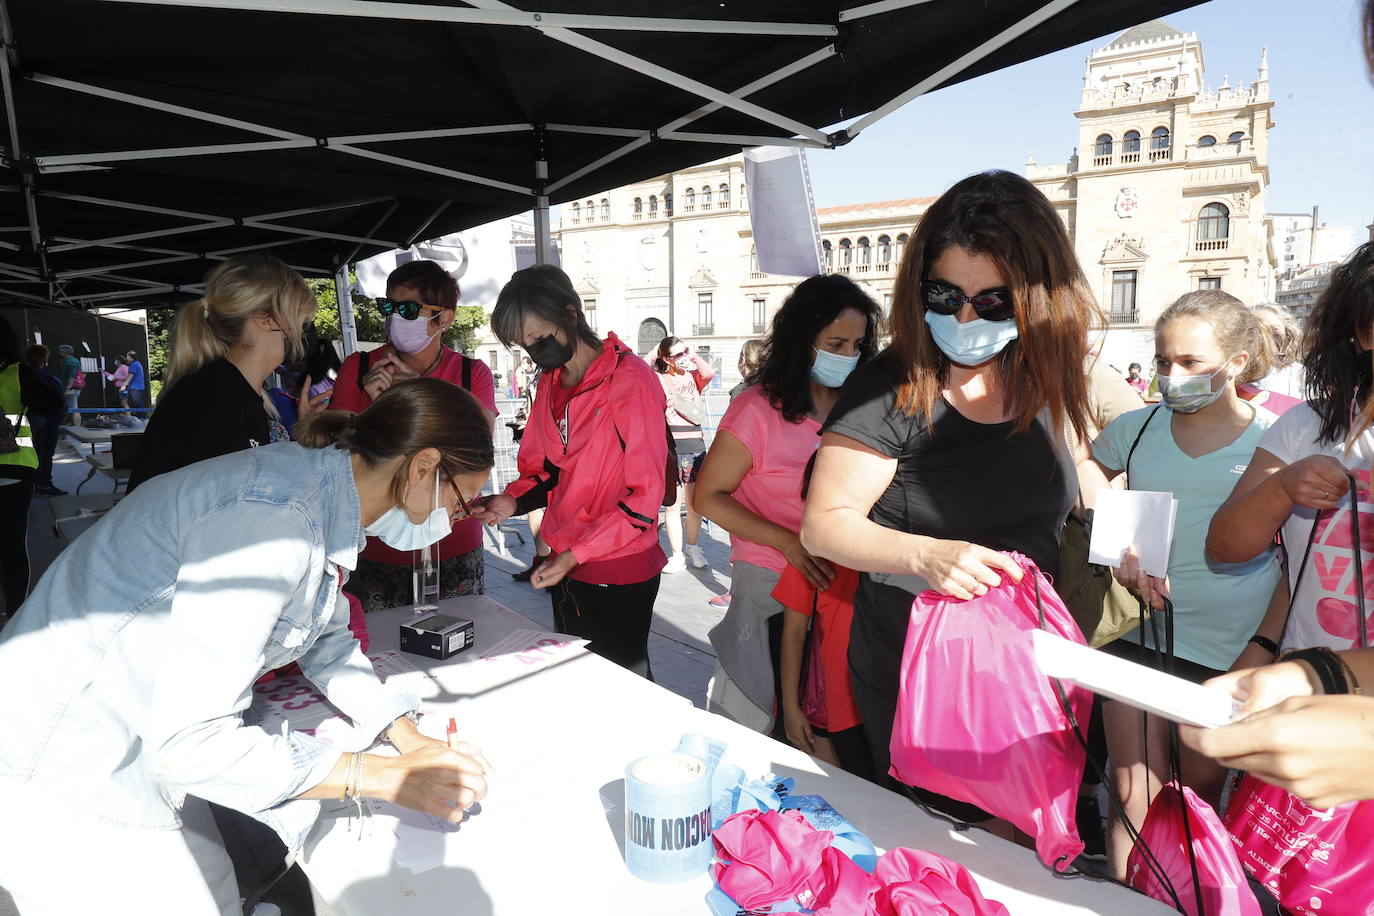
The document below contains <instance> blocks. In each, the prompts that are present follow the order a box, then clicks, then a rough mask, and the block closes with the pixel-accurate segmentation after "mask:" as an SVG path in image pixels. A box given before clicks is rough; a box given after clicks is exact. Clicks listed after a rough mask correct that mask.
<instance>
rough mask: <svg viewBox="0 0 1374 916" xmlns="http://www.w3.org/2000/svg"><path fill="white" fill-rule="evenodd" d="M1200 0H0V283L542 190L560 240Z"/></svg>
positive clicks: (443, 221)
mask: <svg viewBox="0 0 1374 916" xmlns="http://www.w3.org/2000/svg"><path fill="white" fill-rule="evenodd" d="M1196 2H1197V0H1051V2H1045V0H977V2H975V0H881V2H873V3H857V2H855V0H849V2H845V0H826V2H822V0H758V2H752V3H748V4H738V5H737V4H731V3H725V2H720V0H714V2H705V0H606V2H601V3H595V2H583V3H577V2H544V3H540V4H539V11H537V12H535V11H529V10H517V9H515V8H514V7H512V6H510V5H508V4H505V3H502V2H499V0H471V2H469V3H460V2H457V0H429V2H425V3H399V2H397V3H392V2H379V0H0V13H3V20H0V28H3V39H4V44H5V49H6V51H7V53H6V54H4V55H0V77H3V103H4V107H5V113H6V117H7V124H6V125H5V129H4V130H3V131H2V132H0V137H2V139H0V143H3V146H4V151H3V153H4V158H3V160H0V164H3V166H4V167H5V173H4V175H0V192H4V193H0V302H5V301H8V302H11V303H15V304H30V303H35V302H52V303H57V304H60V305H66V306H71V307H79V308H90V307H96V306H104V305H128V304H134V303H141V302H159V301H160V302H167V301H175V300H176V299H178V298H181V297H185V296H191V295H195V294H197V292H198V291H199V286H198V284H199V281H200V279H201V277H202V276H203V275H204V273H205V271H206V270H207V269H208V268H209V266H211V265H212V264H213V263H215V262H216V261H217V260H222V259H224V258H227V257H229V256H231V255H233V254H235V253H238V252H244V251H260V250H262V251H272V252H273V253H275V254H277V255H278V256H279V257H281V258H282V259H283V260H285V261H287V262H288V263H291V264H292V265H294V266H296V267H297V268H298V269H300V270H301V271H303V272H306V273H308V274H314V275H329V274H336V273H338V272H339V271H340V269H341V268H343V267H344V266H345V265H347V264H348V263H350V262H352V261H354V260H356V259H358V258H361V257H366V256H369V255H372V254H375V253H377V252H379V251H383V250H387V249H390V248H396V247H408V246H409V245H410V244H413V243H414V242H415V241H416V240H419V239H423V238H431V237H434V236H438V235H442V234H446V233H451V232H455V231H458V230H460V229H464V228H468V227H471V226H475V225H478V224H481V223H484V222H487V221H490V220H492V219H497V218H500V217H503V216H507V215H511V214H514V213H518V212H522V211H526V210H529V209H531V208H533V209H534V212H535V217H536V233H537V235H539V236H540V238H541V240H546V239H547V233H548V206H549V204H550V203H559V202H563V201H571V200H580V199H583V198H586V197H589V196H593V195H597V194H598V192H600V191H602V190H604V189H606V188H610V187H615V186H617V185H621V184H626V183H629V182H631V181H635V180H639V179H642V178H646V177H651V176H654V175H659V174H664V173H667V172H670V171H673V170H674V169H678V168H682V167H685V166H688V165H691V164H695V163H699V162H703V161H706V160H709V159H712V158H717V157H720V156H724V155H728V154H730V153H733V152H736V151H738V149H739V148H740V147H742V146H751V145H762V144H777V143H791V144H798V145H802V146H806V147H811V148H821V149H823V148H828V147H834V146H838V145H842V144H844V143H847V142H849V141H850V140H852V139H854V138H855V137H856V136H857V135H858V133H859V132H860V131H862V130H863V129H865V128H866V127H868V126H869V125H870V124H872V123H873V122H874V121H876V120H877V119H879V118H881V117H883V116H885V115H886V114H888V113H889V112H890V111H892V110H894V109H895V108H897V107H899V106H900V105H902V104H904V103H905V102H906V101H909V100H910V99H912V98H915V97H916V96H918V95H920V94H921V93H923V92H926V91H929V90H931V89H934V88H938V87H939V86H941V85H947V84H950V83H953V82H957V81H961V80H964V79H968V78H971V77H974V76H977V75H980V74H983V73H987V72H989V71H992V70H995V69H998V68H1001V67H1006V66H1009V65H1011V64H1014V63H1018V62H1020V61H1024V60H1027V59H1030V58H1033V57H1036V56H1039V55H1043V54H1046V53H1049V52H1051V51H1054V50H1057V49H1060V48H1063V47H1067V46H1069V45H1072V44H1076V43H1079V42H1082V41H1086V40H1090V39H1092V38H1094V37H1097V36H1100V35H1104V34H1106V33H1109V32H1112V31H1114V30H1118V29H1121V28H1124V27H1128V26H1130V25H1133V24H1135V23H1138V22H1141V21H1144V20H1147V19H1150V18H1153V17H1157V16H1160V15H1164V14H1166V13H1168V12H1171V11H1175V10H1178V9H1181V8H1185V7H1188V6H1192V5H1194V4H1195V3H1196ZM855 118H857V120H852V121H851V119H855ZM834 124H845V125H846V127H845V128H843V129H840V130H838V131H836V132H833V133H827V132H825V130H824V129H823V128H824V126H825V125H834ZM932 134H933V136H935V137H936V139H935V140H934V141H933V142H947V139H948V137H950V136H961V134H960V133H959V132H958V131H957V130H954V131H953V132H952V133H951V128H950V126H949V125H943V126H938V127H937V126H932ZM976 164H977V163H976V161H974V160H971V162H970V167H971V168H972V167H974V166H976ZM538 248H539V250H540V251H543V250H546V244H540V245H539V246H538Z"/></svg>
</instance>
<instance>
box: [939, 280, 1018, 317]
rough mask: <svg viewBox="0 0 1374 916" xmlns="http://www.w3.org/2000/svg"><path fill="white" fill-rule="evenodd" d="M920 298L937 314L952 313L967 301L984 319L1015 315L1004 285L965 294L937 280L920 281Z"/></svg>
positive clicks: (1008, 290)
mask: <svg viewBox="0 0 1374 916" xmlns="http://www.w3.org/2000/svg"><path fill="white" fill-rule="evenodd" d="M921 298H922V299H923V300H924V301H925V304H926V308H928V309H930V310H931V311H932V312H934V313H935V314H937V315H954V314H956V313H958V311H959V310H960V309H961V308H963V307H964V303H965V302H967V303H969V304H970V305H972V306H973V311H974V312H975V313H976V314H977V315H978V317H979V318H982V319H983V320H984V321H1007V320H1009V319H1011V318H1014V317H1016V309H1015V307H1014V305H1013V303H1012V298H1011V290H1010V289H1008V288H1007V287H1005V286H998V287H995V288H993V289H985V290H983V291H982V292H981V293H979V294H978V295H976V296H965V295H964V292H963V290H961V289H957V288H955V287H953V286H950V285H949V284H948V283H941V282H939V281H937V280H922V281H921Z"/></svg>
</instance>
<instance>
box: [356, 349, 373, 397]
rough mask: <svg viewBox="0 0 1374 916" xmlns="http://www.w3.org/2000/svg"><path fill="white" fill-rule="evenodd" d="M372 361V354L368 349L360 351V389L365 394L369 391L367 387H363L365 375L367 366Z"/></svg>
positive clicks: (358, 379) (358, 380)
mask: <svg viewBox="0 0 1374 916" xmlns="http://www.w3.org/2000/svg"><path fill="white" fill-rule="evenodd" d="M371 362H372V354H370V353H368V352H367V351H366V350H359V351H358V378H357V382H358V390H359V391H361V392H363V393H364V394H366V393H367V389H366V388H364V387H363V376H365V375H367V367H368V365H369V364H370V363H371Z"/></svg>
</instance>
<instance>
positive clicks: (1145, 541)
mask: <svg viewBox="0 0 1374 916" xmlns="http://www.w3.org/2000/svg"><path fill="white" fill-rule="evenodd" d="M1177 515H1178V500H1176V499H1174V497H1173V494H1172V493H1153V492H1149V491H1146V490H1112V489H1102V490H1099V491H1098V492H1097V504H1096V506H1095V507H1094V509H1093V536H1092V543H1091V544H1089V546H1088V560H1089V562H1092V563H1100V564H1102V565H1103V566H1115V567H1118V568H1120V567H1122V563H1123V561H1124V560H1125V557H1126V552H1127V551H1128V550H1130V549H1131V548H1135V555H1136V557H1137V558H1138V562H1139V567H1140V569H1142V570H1144V572H1145V573H1147V574H1149V575H1151V576H1154V577H1155V578H1156V579H1161V580H1162V579H1164V578H1165V577H1166V576H1168V574H1169V550H1170V548H1171V547H1172V546H1173V540H1174V519H1175V517H1176V516H1177Z"/></svg>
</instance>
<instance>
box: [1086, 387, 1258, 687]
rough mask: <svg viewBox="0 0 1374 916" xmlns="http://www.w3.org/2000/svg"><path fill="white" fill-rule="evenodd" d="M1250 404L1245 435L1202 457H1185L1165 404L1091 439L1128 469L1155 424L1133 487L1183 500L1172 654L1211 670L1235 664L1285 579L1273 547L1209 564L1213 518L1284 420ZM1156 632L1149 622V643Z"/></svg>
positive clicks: (1173, 573)
mask: <svg viewBox="0 0 1374 916" xmlns="http://www.w3.org/2000/svg"><path fill="white" fill-rule="evenodd" d="M1245 406H1246V407H1248V408H1249V409H1250V410H1252V411H1254V419H1253V420H1252V421H1251V422H1250V425H1249V426H1247V427H1246V428H1245V431H1244V432H1242V433H1241V434H1240V436H1239V437H1237V438H1236V441H1234V442H1232V443H1231V444H1230V445H1227V446H1225V447H1223V448H1220V449H1217V450H1216V451H1214V452H1211V453H1209V454H1206V455H1203V456H1201V457H1199V458H1192V457H1190V456H1188V455H1186V454H1184V452H1183V451H1182V450H1181V449H1180V448H1179V447H1178V444H1177V443H1176V442H1174V435H1173V432H1172V430H1171V426H1172V424H1171V422H1170V421H1171V420H1172V418H1173V414H1172V412H1171V411H1170V410H1169V408H1167V407H1163V406H1160V407H1158V412H1157V413H1156V412H1155V411H1156V408H1155V407H1145V408H1143V409H1141V410H1133V411H1131V412H1130V413H1127V414H1122V415H1121V416H1119V417H1117V418H1116V419H1115V420H1113V421H1112V422H1111V423H1109V424H1108V425H1107V428H1106V429H1104V430H1103V431H1102V433H1101V435H1099V436H1098V437H1097V439H1096V441H1094V442H1093V457H1094V458H1096V459H1097V460H1098V461H1099V462H1101V464H1102V465H1103V466H1104V467H1107V468H1111V469H1113V470H1117V471H1122V470H1126V457H1127V453H1128V452H1129V451H1130V448H1131V443H1132V442H1134V441H1135V438H1136V436H1137V435H1138V434H1139V433H1140V430H1141V427H1142V426H1145V424H1146V421H1147V420H1148V421H1149V425H1148V426H1145V434H1144V435H1143V436H1141V438H1140V444H1139V445H1137V446H1136V449H1135V455H1134V457H1132V458H1131V467H1130V481H1129V482H1130V487H1131V489H1132V490H1153V491H1156V492H1167V493H1172V494H1173V495H1174V498H1175V499H1177V500H1178V516H1177V518H1176V520H1175V522H1174V541H1173V546H1172V547H1171V548H1170V550H1169V588H1170V593H1171V594H1172V596H1173V602H1174V651H1175V654H1176V655H1177V656H1178V657H1179V658H1183V659H1187V660H1188V661H1190V662H1196V663H1197V664H1199V665H1205V666H1207V667H1208V668H1219V669H1226V668H1229V667H1231V663H1232V662H1234V661H1235V660H1236V656H1238V655H1239V654H1240V652H1241V650H1242V649H1244V648H1245V644H1246V643H1247V642H1248V641H1249V639H1250V637H1251V636H1253V635H1255V629H1256V628H1257V627H1258V626H1259V623H1260V621H1261V620H1262V619H1263V618H1264V611H1265V609H1266V608H1267V607H1268V606H1269V598H1270V597H1271V596H1272V595H1273V593H1274V587H1275V586H1276V585H1277V583H1278V581H1279V574H1280V572H1279V564H1278V559H1277V557H1276V554H1275V552H1274V551H1273V550H1272V549H1271V550H1267V551H1265V552H1264V553H1262V554H1260V555H1259V556H1258V557H1256V558H1255V559H1254V560H1251V561H1250V562H1248V563H1216V562H1213V561H1211V560H1208V559H1207V553H1206V549H1205V547H1206V541H1207V529H1208V527H1209V526H1210V525H1211V523H1212V516H1213V515H1214V514H1216V511H1217V509H1219V508H1221V504H1222V503H1224V502H1225V501H1226V498H1227V497H1228V496H1230V495H1231V489H1232V488H1233V487H1234V486H1235V485H1236V481H1237V480H1240V475H1241V474H1244V473H1245V468H1246V467H1247V466H1248V465H1249V464H1250V459H1251V457H1252V456H1253V455H1254V453H1255V447H1256V446H1257V445H1259V442H1260V439H1261V438H1262V437H1263V436H1264V433H1265V431H1266V430H1267V429H1269V427H1270V426H1271V425H1273V423H1274V421H1275V420H1277V419H1278V418H1277V417H1275V416H1274V415H1273V414H1271V413H1270V412H1269V411H1267V410H1265V409H1264V408H1263V407H1256V406H1254V405H1253V404H1246V405H1245ZM1151 414H1153V418H1151ZM1150 630H1151V628H1150V627H1149V626H1148V625H1147V626H1146V627H1145V632H1146V644H1147V645H1148V644H1150V643H1151V634H1150ZM1161 632H1162V631H1161ZM1125 638H1126V639H1130V640H1132V641H1135V640H1137V639H1138V638H1139V637H1138V636H1137V635H1136V634H1135V633H1131V634H1130V635H1128V636H1127V637H1125Z"/></svg>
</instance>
